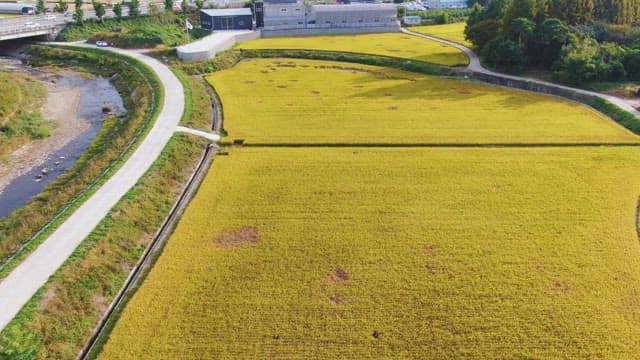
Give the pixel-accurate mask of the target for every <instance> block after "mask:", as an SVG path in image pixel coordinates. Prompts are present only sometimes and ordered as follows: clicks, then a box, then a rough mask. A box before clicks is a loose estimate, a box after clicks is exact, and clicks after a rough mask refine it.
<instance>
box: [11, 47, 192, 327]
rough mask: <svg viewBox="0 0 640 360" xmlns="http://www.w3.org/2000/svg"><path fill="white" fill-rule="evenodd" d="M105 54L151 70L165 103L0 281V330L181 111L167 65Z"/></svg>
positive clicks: (180, 95)
mask: <svg viewBox="0 0 640 360" xmlns="http://www.w3.org/2000/svg"><path fill="white" fill-rule="evenodd" d="M66 45H70V44H68V43H67V44H66ZM72 45H74V46H85V47H92V46H90V45H80V44H72ZM109 50H110V51H114V52H117V53H120V54H123V55H127V56H130V57H132V58H135V59H137V60H139V61H141V62H142V63H144V64H145V65H147V66H148V67H149V68H151V69H152V70H153V71H154V72H155V73H156V75H157V76H158V78H159V79H160V83H161V84H162V87H163V88H164V103H163V104H162V108H161V110H160V113H159V115H158V117H157V119H156V121H155V123H154V125H153V128H152V129H151V130H150V131H149V133H148V134H147V136H146V137H145V138H144V140H143V141H142V142H141V143H140V145H139V146H138V147H137V148H136V149H135V151H134V152H133V153H132V154H131V156H130V157H129V159H128V160H127V161H126V162H125V163H124V164H123V165H122V167H121V168H120V169H119V170H118V171H117V172H116V173H115V174H113V175H112V176H111V178H109V180H107V182H106V183H104V184H103V185H102V186H101V187H100V188H99V189H98V190H97V191H96V192H95V193H94V194H93V195H92V196H91V197H90V198H89V199H87V200H86V201H85V202H84V204H82V206H80V207H79V208H78V209H77V210H76V211H75V212H74V213H73V214H72V215H71V216H69V218H67V219H66V220H65V221H64V222H63V223H62V225H60V226H59V227H58V228H57V229H56V230H55V232H54V233H52V234H51V235H50V236H49V237H48V238H47V239H46V240H45V241H44V242H43V243H42V244H40V246H39V247H38V248H37V249H35V250H34V251H33V252H32V253H31V254H30V255H29V256H28V257H27V258H26V259H25V260H24V261H23V262H22V263H21V264H20V265H18V266H17V267H16V268H15V269H14V270H13V271H12V272H11V273H10V274H9V275H8V276H7V277H6V278H5V279H4V280H2V282H0V331H1V330H2V329H4V328H5V326H6V325H7V324H8V323H9V322H10V321H11V320H12V319H13V317H14V316H15V315H16V314H17V313H18V312H19V311H20V309H21V308H22V307H23V306H24V305H25V304H26V303H27V302H28V301H29V300H30V299H31V298H32V297H33V295H34V294H35V293H36V292H37V291H38V289H40V287H41V286H42V285H44V284H45V283H46V282H47V280H48V279H49V277H50V276H51V275H53V274H54V272H55V271H56V270H57V269H58V268H59V267H60V266H61V265H62V264H63V263H64V262H65V261H66V260H67V258H68V257H69V256H70V255H71V254H72V253H73V251H74V250H75V249H76V247H77V246H78V245H79V244H80V243H81V242H82V241H83V240H84V239H85V238H86V237H87V236H88V235H89V233H91V231H93V229H94V228H95V227H96V225H98V223H99V222H100V221H101V220H102V219H103V218H104V217H105V216H106V215H107V213H108V212H109V210H111V208H112V207H113V206H114V205H115V204H116V203H117V202H118V201H119V200H120V198H122V196H124V195H125V194H126V193H127V191H129V189H131V187H133V185H135V184H136V182H138V180H139V179H140V178H141V177H142V175H143V174H144V173H145V172H146V171H147V169H148V168H149V167H150V166H151V164H152V163H153V162H154V161H155V160H156V158H157V157H158V156H159V155H160V152H161V151H162V149H163V148H164V147H165V145H166V144H167V142H168V141H169V139H170V138H171V136H172V135H173V133H174V132H175V131H176V129H177V127H178V123H179V122H180V119H181V117H182V113H183V112H184V104H185V95H184V90H183V88H182V84H181V83H180V81H179V80H178V79H177V78H176V76H175V75H174V74H173V73H172V72H171V70H170V69H169V68H168V67H166V66H165V65H164V64H162V63H161V62H159V61H158V60H155V59H153V58H151V57H149V56H146V55H143V54H141V53H140V52H137V51H127V50H120V49H109Z"/></svg>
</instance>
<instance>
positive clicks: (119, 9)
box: [113, 3, 122, 19]
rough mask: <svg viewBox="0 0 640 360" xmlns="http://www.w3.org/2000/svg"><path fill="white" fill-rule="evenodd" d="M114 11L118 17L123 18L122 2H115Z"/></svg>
mask: <svg viewBox="0 0 640 360" xmlns="http://www.w3.org/2000/svg"><path fill="white" fill-rule="evenodd" d="M113 13H114V14H115V15H116V18H117V19H122V4H121V3H115V4H113Z"/></svg>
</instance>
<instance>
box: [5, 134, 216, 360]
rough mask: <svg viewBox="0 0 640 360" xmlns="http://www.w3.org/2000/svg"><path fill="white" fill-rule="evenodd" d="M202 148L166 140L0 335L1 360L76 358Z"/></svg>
mask: <svg viewBox="0 0 640 360" xmlns="http://www.w3.org/2000/svg"><path fill="white" fill-rule="evenodd" d="M204 145H205V142H204V141H203V140H201V139H197V138H194V137H191V136H189V135H180V134H179V135H176V136H175V137H174V138H173V139H172V140H171V141H170V142H169V144H168V145H167V147H166V149H165V150H164V151H163V152H162V154H161V156H160V157H159V158H158V160H156V162H155V163H154V164H153V166H152V167H151V168H150V169H149V171H147V173H146V174H145V176H144V177H143V179H142V180H141V181H140V182H139V183H138V184H137V185H136V186H135V187H134V188H133V189H132V190H131V191H129V192H128V193H127V195H125V197H124V198H123V199H122V200H120V202H119V203H118V204H117V205H116V206H115V208H114V209H112V210H111V211H110V213H109V214H108V215H107V217H106V218H105V219H103V220H102V221H101V222H100V224H99V225H98V226H97V228H96V229H95V230H94V231H93V232H92V233H91V234H90V235H89V237H88V238H87V239H86V240H85V241H84V242H83V243H82V244H81V245H80V246H79V247H78V249H76V250H75V252H74V253H73V255H72V256H71V257H70V258H69V260H67V261H66V262H65V264H64V265H63V266H62V267H61V268H60V269H59V270H57V271H56V273H55V275H54V276H53V277H52V278H51V279H49V281H48V283H47V284H46V285H45V286H44V287H43V288H42V289H41V290H40V291H39V292H38V293H37V294H36V295H35V296H34V297H33V299H32V300H31V301H30V302H29V303H28V304H27V305H26V306H25V308H23V309H22V310H21V312H20V313H19V315H18V316H17V317H16V318H15V319H14V320H13V321H12V322H11V323H10V324H9V325H8V326H7V328H5V329H4V330H3V332H2V333H0V358H5V357H8V358H14V357H17V356H18V355H23V356H25V357H24V358H31V357H35V358H39V359H46V358H61V359H69V358H74V357H75V356H76V355H77V353H78V351H79V350H80V349H81V348H82V346H84V344H85V342H86V341H87V340H88V339H89V336H90V335H91V333H92V331H93V329H94V327H95V326H96V324H97V322H98V320H99V319H100V317H101V316H102V314H103V312H104V311H105V309H106V307H107V306H108V305H109V304H110V303H111V301H112V300H113V297H114V296H115V294H116V293H117V292H118V290H120V287H121V286H122V284H123V283H124V281H125V279H126V277H127V276H128V275H129V271H130V270H131V268H132V267H133V266H134V265H135V264H136V262H137V261H138V258H139V257H140V255H141V254H142V251H143V250H144V248H145V246H146V245H147V244H148V242H149V241H150V240H151V237H152V236H153V234H154V233H155V232H156V230H157V229H158V228H159V226H160V224H161V222H162V221H163V220H164V218H165V216H166V215H167V213H168V212H169V209H170V208H171V206H172V205H173V203H174V201H175V199H176V198H177V196H178V194H179V192H180V191H181V190H182V187H183V183H184V182H185V181H186V179H187V178H188V177H189V175H190V174H191V172H192V171H193V168H194V166H195V164H196V163H197V161H198V160H199V158H200V156H201V154H202V149H203V147H204ZM26 354H31V355H29V356H27V355H26Z"/></svg>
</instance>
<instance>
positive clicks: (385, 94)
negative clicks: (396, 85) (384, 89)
mask: <svg viewBox="0 0 640 360" xmlns="http://www.w3.org/2000/svg"><path fill="white" fill-rule="evenodd" d="M384 96H393V94H392V93H384Z"/></svg>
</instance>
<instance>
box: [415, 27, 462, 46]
mask: <svg viewBox="0 0 640 360" xmlns="http://www.w3.org/2000/svg"><path fill="white" fill-rule="evenodd" d="M466 25H467V24H466V23H464V22H459V23H452V24H444V25H428V26H412V27H410V28H409V30H411V31H415V32H417V33H421V34H425V35H433V36H436V37H439V38H441V39H445V40H451V41H453V42H457V43H458V44H461V45H464V46H466V47H472V46H473V44H471V43H470V42H469V41H468V40H467V39H465V37H464V28H465V26H466Z"/></svg>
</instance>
